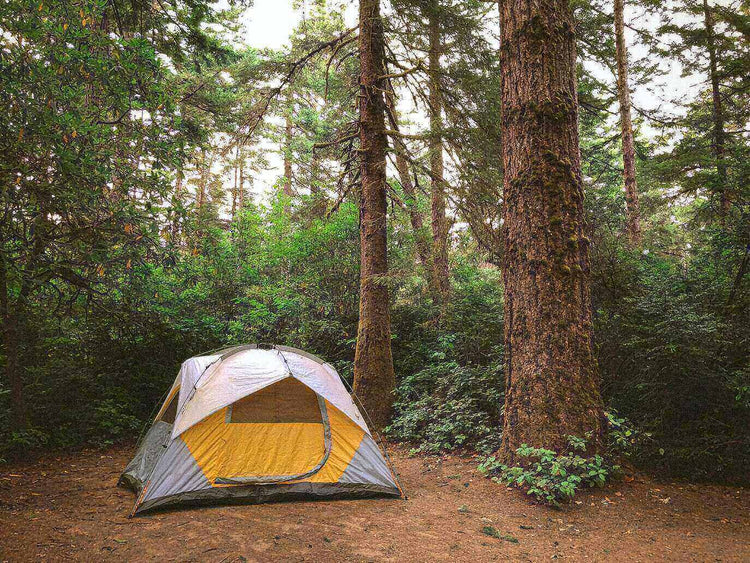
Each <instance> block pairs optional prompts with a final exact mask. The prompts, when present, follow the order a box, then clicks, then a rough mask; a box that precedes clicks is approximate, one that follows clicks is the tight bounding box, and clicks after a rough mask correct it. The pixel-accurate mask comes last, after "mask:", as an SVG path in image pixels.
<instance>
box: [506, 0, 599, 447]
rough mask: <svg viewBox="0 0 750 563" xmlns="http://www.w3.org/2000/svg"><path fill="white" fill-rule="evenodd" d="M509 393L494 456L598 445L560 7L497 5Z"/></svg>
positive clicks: (584, 246)
mask: <svg viewBox="0 0 750 563" xmlns="http://www.w3.org/2000/svg"><path fill="white" fill-rule="evenodd" d="M500 5H501V7H500V29H501V36H502V37H501V46H502V47H501V69H502V75H501V76H502V87H501V95H502V115H503V120H502V143H503V145H502V154H503V164H504V171H505V174H504V181H503V189H504V209H503V216H504V219H505V220H504V224H503V240H504V243H505V248H504V251H505V255H504V256H505V261H504V266H505V267H504V269H503V281H504V286H505V370H506V391H505V393H506V395H505V414H504V430H503V443H502V450H501V454H502V456H503V457H504V458H505V460H506V461H509V462H515V461H518V460H517V459H516V456H515V450H516V449H517V448H518V447H519V446H520V445H521V444H524V443H526V444H529V445H534V446H542V447H547V448H551V449H556V450H563V449H564V448H565V446H566V443H567V436H568V435H574V436H579V437H584V436H586V435H587V433H591V450H592V451H593V450H596V449H597V448H598V447H599V446H600V445H601V439H602V433H603V424H602V420H603V407H602V400H601V396H600V391H599V374H598V368H597V365H596V360H595V358H594V355H593V351H592V338H591V336H592V332H591V331H592V326H591V302H590V290H589V248H588V247H589V241H588V239H587V238H586V236H585V229H584V212H583V186H582V181H581V163H580V151H579V144H578V102H577V98H576V53H575V35H574V27H573V17H572V14H571V11H570V8H569V5H568V2H567V0H541V1H539V0H513V1H510V2H501V3H500Z"/></svg>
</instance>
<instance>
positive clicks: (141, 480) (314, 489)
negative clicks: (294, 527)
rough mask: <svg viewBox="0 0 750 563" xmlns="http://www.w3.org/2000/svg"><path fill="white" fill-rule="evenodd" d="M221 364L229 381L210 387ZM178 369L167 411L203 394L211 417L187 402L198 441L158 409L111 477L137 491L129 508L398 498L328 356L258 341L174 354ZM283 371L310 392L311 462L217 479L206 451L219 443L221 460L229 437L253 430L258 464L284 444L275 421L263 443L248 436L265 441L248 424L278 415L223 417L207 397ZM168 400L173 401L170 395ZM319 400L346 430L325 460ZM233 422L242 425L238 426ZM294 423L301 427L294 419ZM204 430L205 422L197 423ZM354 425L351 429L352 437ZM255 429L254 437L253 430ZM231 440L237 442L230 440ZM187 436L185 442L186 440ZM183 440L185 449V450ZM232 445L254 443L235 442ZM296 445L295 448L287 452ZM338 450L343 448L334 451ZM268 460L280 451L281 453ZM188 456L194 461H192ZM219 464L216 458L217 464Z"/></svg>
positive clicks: (253, 386) (259, 385)
mask: <svg viewBox="0 0 750 563" xmlns="http://www.w3.org/2000/svg"><path fill="white" fill-rule="evenodd" d="M269 349H270V350H275V352H276V353H277V354H278V357H279V359H281V360H282V362H283V363H282V364H279V363H274V361H275V358H274V356H269V355H268V350H269ZM255 350H257V352H255ZM224 359H226V361H228V362H229V361H231V364H228V365H227V367H226V368H225V367H222V361H224ZM254 362H257V363H254ZM279 365H282V366H283V367H282V370H283V371H279ZM269 366H270V367H269ZM223 369H224V370H231V371H230V372H229V373H230V374H231V375H230V377H229V378H228V379H226V381H227V385H228V386H229V389H228V390H227V391H226V392H224V391H222V390H221V389H220V388H219V387H217V386H218V385H220V382H221V381H222V379H221V377H222V376H220V375H216V374H220V373H222V371H221V370H223ZM208 370H211V371H212V374H214V375H212V376H210V377H213V378H214V379H212V380H208V379H206V378H204V379H202V377H203V376H202V373H203V371H208ZM180 373H181V375H180V376H178V378H177V381H176V382H175V384H174V385H173V386H172V391H173V393H171V394H170V397H172V396H175V395H174V394H175V393H176V392H177V391H178V390H179V401H180V403H181V405H180V406H179V408H178V409H177V417H178V418H179V416H180V413H181V412H182V410H183V409H190V408H191V407H190V402H191V400H196V401H200V400H203V401H207V402H206V404H207V405H208V406H207V407H206V408H205V409H204V413H205V414H204V419H209V417H211V418H210V422H209V421H208V420H207V421H206V422H202V421H201V420H200V419H199V418H198V417H197V416H196V410H195V407H193V410H192V412H193V415H192V416H193V419H192V420H191V421H190V423H189V425H185V429H189V428H190V427H191V426H196V425H198V426H196V428H198V429H203V430H199V433H200V434H199V435H200V436H203V438H201V440H202V441H200V442H198V443H196V441H195V437H193V438H190V437H189V436H188V434H185V437H184V438H183V433H184V432H185V429H183V430H182V431H179V432H178V431H176V430H175V425H174V424H170V423H169V422H171V421H172V419H171V418H169V417H165V418H167V420H169V422H165V421H163V420H156V421H154V423H153V425H152V426H151V428H150V429H149V431H148V432H147V433H146V435H145V437H144V439H143V441H142V442H141V444H140V445H139V447H138V451H137V452H136V454H135V456H134V457H133V459H132V461H131V462H130V463H129V464H128V465H127V467H126V468H125V471H124V472H123V474H122V476H121V477H120V481H119V484H121V485H125V486H127V487H129V488H131V489H133V490H134V491H135V492H136V494H137V499H136V503H135V506H134V507H133V511H132V513H131V516H133V515H136V514H141V513H143V512H145V511H148V510H152V509H164V508H170V507H176V506H183V505H195V504H219V503H221V504H225V503H237V502H242V503H251V504H253V503H263V502H275V501H290V500H314V499H339V498H369V497H391V498H399V497H400V498H405V497H404V495H403V493H402V490H401V488H400V485H399V484H398V482H397V480H396V477H395V472H393V471H392V470H391V468H390V467H389V464H388V463H387V462H386V458H385V457H384V456H383V453H382V452H381V451H380V449H379V447H378V445H377V444H376V442H375V440H374V439H373V438H372V435H371V433H370V431H369V429H368V427H367V425H366V424H365V423H364V419H363V418H362V415H361V414H360V412H359V409H358V408H357V407H356V406H355V403H354V401H353V400H352V398H351V396H350V395H349V394H348V392H347V391H346V389H345V387H344V386H343V384H342V382H341V380H340V378H339V375H338V373H336V370H335V369H334V368H333V367H332V366H331V365H330V364H327V363H325V362H323V361H322V360H320V359H319V358H317V357H316V356H313V355H312V354H308V353H306V352H303V351H301V350H297V349H295V348H290V347H286V346H283V347H282V346H279V347H274V346H270V347H265V346H264V347H263V348H262V349H261V348H260V347H257V346H256V345H245V346H241V347H234V348H231V349H228V350H224V351H220V352H214V353H212V354H211V355H206V356H201V357H196V358H191V359H190V360H187V361H186V362H184V363H183V367H182V369H181V372H180ZM266 373H268V374H269V375H268V377H269V379H271V380H272V381H271V382H270V383H269V384H263V382H262V380H261V379H259V378H260V377H265V375H264V374H266ZM245 374H247V375H245ZM244 377H247V378H248V382H247V383H244V382H243V378H244ZM285 377H293V378H294V380H296V381H297V382H298V383H296V385H299V384H302V385H304V386H305V387H307V388H308V389H311V390H312V391H313V392H314V393H315V396H317V399H318V402H319V406H320V409H321V414H322V420H323V424H324V428H325V444H324V445H325V448H324V450H323V452H322V453H323V456H322V457H321V461H320V462H319V463H318V464H317V465H316V466H315V467H313V468H312V469H310V470H307V471H304V472H303V473H299V472H297V474H295V472H294V471H292V472H290V474H289V479H281V480H280V479H276V480H269V478H268V477H267V476H264V475H262V473H263V472H262V471H261V472H260V475H259V476H258V477H253V476H252V473H249V474H248V477H242V478H236V477H230V478H225V477H222V476H221V473H218V475H217V470H216V467H218V465H217V464H219V463H225V462H224V461H220V460H221V459H222V458H220V457H218V458H217V457H215V455H216V454H214V453H213V452H223V454H222V455H224V456H228V457H226V462H230V461H231V459H232V453H231V452H233V451H235V450H234V449H232V446H231V444H232V443H235V444H236V445H237V446H238V447H240V449H242V448H241V444H243V443H245V442H243V440H252V439H253V438H252V437H253V436H255V437H256V438H255V440H256V441H255V442H247V443H254V444H256V445H255V446H253V448H256V447H257V448H260V449H259V450H258V462H261V463H265V461H263V460H264V459H266V458H264V450H268V451H277V450H278V448H282V450H283V447H284V446H283V444H286V442H284V438H283V436H285V435H286V432H287V431H286V430H278V429H283V428H284V427H283V426H278V427H276V428H277V430H276V434H272V435H275V436H277V438H274V441H272V442H268V446H265V447H264V446H263V444H264V443H265V442H263V441H261V442H258V439H260V440H266V439H267V438H266V437H265V436H266V434H263V433H261V434H257V433H256V432H259V431H261V430H256V428H258V429H260V428H261V427H262V426H263V424H265V426H266V428H267V429H268V428H272V427H274V424H277V423H278V424H281V422H272V423H263V424H258V425H257V426H253V422H244V423H235V422H231V421H230V420H227V418H228V417H227V416H225V413H221V416H218V415H217V416H212V413H215V412H217V411H216V407H215V406H214V405H216V404H219V405H220V404H222V402H223V403H224V404H226V405H227V406H226V407H223V408H226V409H231V408H232V405H233V404H234V403H233V402H231V401H229V402H227V401H225V400H224V399H223V397H224V396H231V397H232V400H233V401H240V400H242V399H243V398H244V397H249V396H250V395H253V394H254V393H257V392H259V391H260V390H261V389H263V388H265V387H267V386H269V385H274V384H275V383H276V382H278V381H282V380H283V379H284V378H285ZM286 381H289V380H288V379H287V380H286ZM185 385H190V386H192V387H193V388H196V387H197V388H201V386H203V385H205V386H206V387H207V388H210V389H209V391H210V394H208V395H206V394H205V393H204V394H203V396H202V397H203V398H201V396H200V394H199V396H198V398H195V397H196V394H195V393H193V392H192V391H191V390H190V389H185V387H184V386H185ZM181 386H182V387H181ZM180 387H181V388H180ZM178 388H179V389H178ZM242 389H248V391H247V393H246V394H244V395H243V394H242V393H241V392H238V390H242ZM279 392H280V391H277V392H276V393H279ZM289 392H292V391H289ZM292 393H293V392H292ZM281 396H283V397H287V399H285V400H287V402H288V401H289V400H290V399H289V397H292V396H295V395H286V394H284V395H281ZM175 397H176V396H175ZM174 400H175V401H176V399H174ZM168 401H170V398H168V399H167V402H165V404H164V406H163V407H162V409H161V410H160V415H161V414H163V413H165V412H166V411H167V410H168V409H167V405H168ZM326 401H332V403H333V407H332V408H335V409H338V410H336V412H339V413H340V414H339V415H337V416H338V419H337V420H338V422H337V423H336V424H337V425H338V426H336V428H341V429H342V430H343V429H346V428H349V429H350V430H345V432H348V434H345V435H346V436H348V438H343V436H344V435H342V439H344V440H345V441H344V442H342V443H340V444H339V446H336V447H337V448H344V449H343V450H342V449H337V450H336V451H337V452H339V453H338V454H337V457H336V459H335V460H332V461H330V463H329V457H328V454H329V453H330V452H331V429H330V428H329V421H328V416H327V414H326ZM333 401H335V402H333ZM183 403H184V404H183ZM238 404H239V403H238ZM339 407H341V408H339ZM258 408H261V407H258ZM273 408H277V407H273ZM279 408H280V407H279ZM287 409H288V407H287ZM259 412H260V411H259ZM263 412H266V411H263ZM269 412H282V411H269ZM342 414H343V416H344V417H345V418H343V419H342V418H341V416H342ZM160 415H157V418H160ZM274 420H276V419H274ZM269 424H270V426H269ZM206 425H208V426H206ZM228 425H231V427H232V433H230V434H223V432H224V431H223V430H222V428H224V429H226V431H229V430H230V428H229V426H228ZM347 425H349V426H347ZM240 426H243V427H244V429H242V428H240ZM295 428H298V429H299V428H301V427H300V426H296V427H295ZM206 429H208V430H209V431H208V432H206V431H205V430H206ZM238 429H239V430H240V433H239V434H237V433H236V431H237V430H238ZM352 429H353V430H352ZM266 431H267V430H266ZM357 432H358V433H359V436H360V437H361V438H359V437H357ZM243 433H244V434H243ZM192 435H193V436H194V435H195V433H194V432H193V433H192ZM222 436H224V437H222ZM237 436H245V438H237ZM261 436H264V437H263V438H259V437H261ZM231 440H240V441H239V442H232V441H231ZM354 440H357V441H354ZM311 443H312V442H289V444H290V446H289V447H288V448H287V449H286V450H285V451H286V452H288V454H284V455H291V456H292V458H294V457H295V456H297V455H302V456H304V455H305V454H304V453H302V452H309V451H314V450H310V447H311V446H310V444H311ZM188 444H192V445H191V446H189V445H188ZM294 444H296V445H294ZM227 446H229V449H227ZM298 447H299V449H298ZM191 448H193V450H192V451H191ZM195 448H197V450H196V449H195ZM269 448H270V449H269ZM242 451H245V452H247V451H255V450H246V449H244V450H242ZM298 451H299V452H300V453H299V454H297V453H293V452H298ZM342 451H348V452H350V453H348V454H346V455H347V457H346V458H343V459H342V458H341V452H342ZM196 456H197V457H196ZM349 456H351V457H349ZM252 457H253V456H251V457H250V458H247V459H248V460H250V461H249V462H246V461H244V459H245V458H242V457H240V458H235V459H238V460H239V459H242V460H243V461H242V462H241V463H250V464H251V465H252V464H253V463H257V462H253V461H252V460H251V458H252ZM270 459H275V458H270ZM278 459H285V458H284V457H283V455H282V457H281V458H278ZM303 459H304V458H303ZM198 460H201V461H200V463H199V461H198ZM211 460H214V461H213V462H212V461H211ZM347 460H348V461H347ZM342 463H343V464H342ZM327 464H328V465H327ZM221 467H225V466H224V465H221ZM247 467H250V466H247ZM279 467H282V468H283V467H285V466H279ZM308 467H309V466H308ZM325 467H330V468H331V469H328V470H326V471H324V472H322V473H320V476H317V474H318V472H319V471H321V470H322V469H324V468H325ZM212 468H213V469H212ZM206 472H208V473H206ZM207 475H208V476H207ZM270 475H277V473H271V474H270ZM328 481H331V482H328Z"/></svg>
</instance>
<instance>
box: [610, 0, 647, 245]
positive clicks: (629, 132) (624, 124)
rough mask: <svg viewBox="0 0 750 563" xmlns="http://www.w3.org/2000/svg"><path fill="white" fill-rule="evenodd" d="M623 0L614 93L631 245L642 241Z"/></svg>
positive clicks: (619, 0)
mask: <svg viewBox="0 0 750 563" xmlns="http://www.w3.org/2000/svg"><path fill="white" fill-rule="evenodd" d="M624 3H625V2H624V0H615V48H616V52H617V96H618V98H619V101H620V131H621V136H622V164H623V181H624V184H625V213H626V218H627V224H628V226H627V234H628V240H629V241H630V243H631V244H634V245H638V244H640V242H641V210H640V205H639V203H638V183H637V181H636V176H635V141H634V139H633V120H632V118H631V116H630V88H629V86H628V48H627V45H626V44H625V14H624Z"/></svg>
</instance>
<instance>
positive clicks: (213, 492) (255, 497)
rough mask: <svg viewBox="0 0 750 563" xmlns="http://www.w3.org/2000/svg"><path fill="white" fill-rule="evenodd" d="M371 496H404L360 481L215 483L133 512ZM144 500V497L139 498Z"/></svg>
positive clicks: (143, 504) (140, 505) (150, 502)
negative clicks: (236, 484)
mask: <svg viewBox="0 0 750 563" xmlns="http://www.w3.org/2000/svg"><path fill="white" fill-rule="evenodd" d="M370 498H391V499H399V498H403V496H402V494H401V492H400V491H399V489H398V488H396V487H385V486H382V485H372V484H360V483H309V482H308V483H291V484H273V485H253V486H243V487H212V488H210V489H203V490H200V491H191V492H185V493H178V494H175V495H170V496H167V497H160V498H156V499H150V500H146V501H144V502H141V503H136V506H137V508H136V509H135V510H134V512H133V514H134V515H135V516H140V515H142V514H144V513H150V512H158V511H167V510H174V509H179V508H183V507H184V508H189V507H199V506H226V505H237V504H247V505H251V504H264V503H277V502H279V503H281V502H297V501H326V500H356V499H370ZM139 500H140V499H139Z"/></svg>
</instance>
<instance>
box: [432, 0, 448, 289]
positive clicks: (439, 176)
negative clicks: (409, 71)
mask: <svg viewBox="0 0 750 563" xmlns="http://www.w3.org/2000/svg"><path fill="white" fill-rule="evenodd" d="M439 8H440V6H439V2H438V0H433V1H432V4H431V6H430V12H429V40H430V51H429V75H430V177H431V179H430V190H431V194H432V198H431V208H432V287H433V294H434V295H433V296H434V298H435V300H436V301H437V302H438V303H443V302H444V301H445V300H446V298H447V296H448V292H449V290H450V279H449V277H448V221H447V220H446V218H445V181H444V179H443V175H444V170H443V168H444V167H443V139H442V129H443V101H442V96H441V92H440V54H441V53H442V37H441V31H440V15H439V13H438V10H439Z"/></svg>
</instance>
